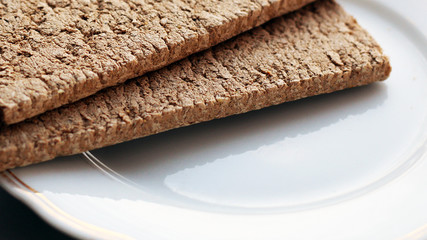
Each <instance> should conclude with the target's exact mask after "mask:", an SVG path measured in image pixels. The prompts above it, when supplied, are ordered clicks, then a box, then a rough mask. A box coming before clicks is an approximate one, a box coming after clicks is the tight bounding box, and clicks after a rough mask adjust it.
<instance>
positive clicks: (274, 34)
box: [0, 0, 391, 170]
mask: <svg viewBox="0 0 427 240" xmlns="http://www.w3.org/2000/svg"><path fill="white" fill-rule="evenodd" d="M390 70H391V68H390V65H389V60H388V58H387V57H386V56H384V55H383V53H382V50H381V49H380V47H379V45H378V44H377V43H376V42H375V41H374V39H373V38H372V37H371V36H370V35H369V34H368V33H367V32H366V31H365V30H363V29H362V28H361V27H360V26H359V25H358V24H357V22H356V20H355V19H354V18H352V17H351V16H349V15H348V14H347V13H346V12H345V11H344V10H343V9H342V8H341V7H340V6H339V5H338V4H336V3H335V2H333V1H331V0H321V1H318V2H315V3H313V4H311V5H309V6H307V7H305V8H303V9H302V10H299V11H297V12H295V13H291V14H289V15H287V16H284V17H280V18H278V19H275V20H273V21H272V22H269V23H267V24H265V25H263V26H261V27H258V28H255V29H253V30H251V31H249V32H247V33H244V34H242V35H240V36H238V37H236V38H234V39H231V40H229V41H227V42H225V43H223V44H220V45H218V46H216V47H214V48H212V49H209V50H207V51H204V52H201V53H199V54H196V55H192V56H190V57H189V58H186V59H184V60H182V61H180V62H178V63H175V64H172V65H170V66H168V67H166V68H163V69H161V70H158V71H156V72H152V73H150V74H147V75H146V76H144V77H140V78H136V79H133V80H131V81H128V82H126V83H124V84H122V85H119V86H116V87H113V88H110V89H106V90H104V91H102V92H99V93H97V94H96V95H94V96H91V97H89V98H87V99H84V100H82V101H79V102H77V103H74V104H71V105H69V106H65V107H62V108H59V109H56V110H53V111H50V112H47V113H45V114H42V115H40V116H38V117H35V118H32V119H29V120H26V121H25V122H22V123H19V124H16V125H12V126H8V127H5V128H4V129H2V130H1V131H0V170H4V169H7V168H13V167H17V166H24V165H27V164H31V163H36V162H41V161H45V160H49V159H52V158H54V157H56V156H60V155H70V154H76V153H80V152H83V151H87V150H91V149H95V148H100V147H103V146H108V145H111V144H115V143H120V142H123V141H127V140H131V139H135V138H139V137H143V136H147V135H150V134H155V133H158V132H162V131H166V130H169V129H173V128H177V127H182V126H186V125H189V124H194V123H198V122H203V121H208V120H212V119H216V118H222V117H226V116H229V115H233V114H239V113H244V112H248V111H252V110H255V109H260V108H263V107H267V106H270V105H274V104H279V103H283V102H286V101H292V100H296V99H300V98H304V97H308V96H313V95H318V94H323V93H329V92H333V91H337V90H341V89H345V88H349V87H355V86H361V85H365V84H369V83H371V82H374V81H379V80H384V79H386V78H387V77H388V75H389V73H390Z"/></svg>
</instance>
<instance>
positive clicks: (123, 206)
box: [0, 0, 427, 239]
mask: <svg viewBox="0 0 427 240" xmlns="http://www.w3.org/2000/svg"><path fill="white" fill-rule="evenodd" d="M339 2H340V3H342V5H343V6H344V8H345V9H346V10H348V11H349V12H350V13H351V14H353V15H354V16H355V17H356V18H357V19H358V21H359V23H360V24H361V25H362V26H363V27H365V28H366V29H368V31H369V32H370V33H371V34H372V35H373V36H374V37H375V39H376V40H377V41H378V42H379V43H380V45H381V46H382V47H383V49H384V51H385V53H386V54H387V55H389V56H390V59H391V63H392V67H393V71H392V74H391V77H390V78H389V79H388V80H387V81H385V82H381V83H375V84H372V85H370V86H366V87H360V88H355V89H350V90H345V91H341V92H337V93H333V94H328V95H323V96H317V97H313V98H308V99H303V100H299V101H296V102H291V103H285V104H282V105H279V106H275V107H271V108H267V109H263V110H260V111H255V112H251V113H247V114H243V115H239V116H233V117H230V118H226V119H221V120H215V121H211V122H207V123H202V124H198V125H195V126H190V127H186V128H182V129H177V130H173V131H169V132H166V133H162V134H158V135H155V136H151V137H146V138H142V139H139V140H135V141H131V142H128V143H124V144H119V145H115V146H112V147H107V148H103V149H100V150H96V151H92V152H91V153H85V154H82V155H76V156H71V157H64V158H60V159H57V160H55V161H50V162H46V163H42V164H37V165H34V166H30V167H25V168H19V169H15V170H12V171H10V172H5V173H4V174H3V175H2V177H1V178H0V182H1V184H2V186H4V187H5V188H6V189H7V190H8V191H9V192H11V193H12V194H13V195H14V196H16V197H17V198H19V199H21V200H22V201H23V202H25V203H27V204H28V205H29V206H30V207H32V209H34V211H35V212H36V213H38V214H39V215H40V216H42V217H43V218H44V219H46V220H47V221H48V222H49V223H51V224H52V225H54V226H56V227H58V228H59V229H61V230H63V231H65V232H67V233H69V234H71V235H73V236H76V237H78V238H105V239H120V238H123V239H126V238H135V239H177V238H178V239H319V238H320V239H396V238H402V237H407V238H412V237H421V238H422V237H427V230H426V229H427V204H426V203H427V40H426V39H427V37H426V36H427V28H426V26H427V17H426V15H425V13H426V12H427V1H415V0H414V1H405V2H404V3H403V1H397V0H395V1H386V0H375V1H374V0H372V1H369V0H342V1H339ZM416 229H418V230H417V232H414V233H411V232H413V231H415V230H416Z"/></svg>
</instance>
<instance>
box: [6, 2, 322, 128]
mask: <svg viewBox="0 0 427 240" xmlns="http://www.w3.org/2000/svg"><path fill="white" fill-rule="evenodd" d="M312 1H314V0H274V1H269V0H256V1H254V0H161V1H157V0H98V1H95V0H5V1H0V122H4V123H6V124H12V123H16V122H19V121H22V120H24V119H26V118H29V117H33V116H36V115H38V114H40V113H43V112H45V111H47V110H50V109H54V108H57V107H60V106H62V105H64V104H68V103H71V102H75V101H77V100H79V99H82V98H84V97H87V96H90V95H92V94H94V93H95V92H97V91H99V90H101V89H103V88H106V87H109V86H113V85H116V84H118V83H121V82H124V81H125V80H128V79H130V78H134V77H137V76H141V75H143V74H144V73H146V72H149V71H153V70H157V69H159V68H161V67H164V66H166V65H168V64H170V63H172V62H175V61H177V60H180V59H182V58H185V57H187V56H189V55H190V54H193V53H195V52H199V51H201V50H204V49H207V48H209V47H211V46H214V45H216V44H218V43H220V42H222V41H224V40H227V39H229V38H231V37H233V36H235V35H237V34H239V33H242V32H244V31H246V30H249V29H251V28H253V27H255V26H258V25H260V24H262V23H265V22H266V21H268V20H270V19H272V18H274V17H277V16H280V15H282V14H284V13H287V12H290V11H293V10H296V9H298V8H300V7H302V6H304V5H306V4H307V3H309V2H312Z"/></svg>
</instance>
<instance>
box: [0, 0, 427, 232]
mask: <svg viewBox="0 0 427 240" xmlns="http://www.w3.org/2000/svg"><path fill="white" fill-rule="evenodd" d="M338 2H355V0H338ZM356 2H359V1H356ZM360 2H368V3H370V4H379V5H382V6H385V4H384V3H385V2H388V1H385V0H375V1H369V0H362V1H360ZM409 2H411V4H413V5H414V4H417V3H416V1H413V0H411V1H408V3H409ZM388 3H391V2H388ZM385 7H386V8H387V11H392V12H393V13H395V15H398V16H400V17H401V19H403V20H404V23H403V24H404V25H405V26H410V27H411V29H410V31H412V32H415V33H416V34H417V38H418V39H415V40H414V39H410V41H411V42H413V43H414V45H415V46H416V47H417V48H418V49H419V50H420V52H421V54H422V57H423V58H424V59H425V60H426V61H427V46H425V47H424V48H420V46H419V41H420V40H421V41H422V42H424V43H425V42H427V28H426V29H423V28H421V25H422V24H421V23H416V22H413V21H411V19H409V18H407V16H406V14H402V13H401V12H399V11H397V10H396V9H394V8H391V7H389V6H385ZM413 7H414V6H413ZM422 7H423V8H426V9H427V4H424V5H422ZM423 145H424V144H423ZM426 156H427V152H424V153H423V154H421V156H420V159H419V161H425V160H427V159H426ZM419 161H417V162H419ZM0 186H1V187H3V188H4V189H5V190H6V191H7V192H8V193H9V194H11V195H12V196H13V197H15V198H16V199H18V200H20V201H21V202H23V203H25V205H27V206H28V207H29V208H30V209H31V210H32V211H33V212H35V213H36V214H37V215H38V216H40V217H41V218H42V219H43V220H44V221H45V222H47V223H48V224H49V225H51V226H53V227H55V228H56V229H58V230H60V231H62V232H64V233H65V234H67V235H69V236H72V237H77V238H79V239H88V238H89V239H99V238H102V239H133V238H132V237H130V236H128V235H125V234H122V233H118V232H115V231H111V230H107V229H105V228H101V227H97V226H95V225H92V224H89V223H87V222H84V221H82V220H79V219H77V218H75V217H72V216H71V215H69V214H67V213H66V212H64V211H62V210H61V209H60V208H59V207H57V206H56V205H55V204H54V203H52V202H51V201H50V200H48V198H47V197H45V196H44V195H43V194H42V193H40V192H38V191H37V190H35V189H33V188H32V187H31V186H30V185H28V184H27V183H25V182H24V181H23V180H22V179H20V178H19V177H18V176H16V175H15V174H14V173H13V171H12V170H6V171H4V172H0ZM424 238H427V224H425V225H423V226H421V227H419V228H417V229H414V230H413V231H411V232H409V233H407V234H406V235H404V236H403V237H402V238H400V239H402V240H403V239H405V240H406V239H407V240H409V239H424Z"/></svg>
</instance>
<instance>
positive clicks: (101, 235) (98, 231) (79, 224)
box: [1, 170, 133, 240]
mask: <svg viewBox="0 0 427 240" xmlns="http://www.w3.org/2000/svg"><path fill="white" fill-rule="evenodd" d="M1 175H2V176H3V177H4V178H6V180H8V181H9V182H10V183H12V184H14V185H15V186H16V187H18V188H19V189H21V190H23V191H24V192H23V194H27V195H28V196H29V197H32V198H33V199H35V200H36V202H37V203H38V204H37V205H38V207H41V208H42V209H43V210H45V211H46V212H47V213H48V215H50V216H52V217H53V218H56V219H62V221H63V222H64V223H66V224H68V225H69V226H70V225H71V226H74V227H73V228H74V229H79V230H80V231H82V232H85V233H86V234H89V235H92V236H94V235H97V237H96V238H97V239H126V240H127V239H133V238H131V237H129V236H127V235H124V234H121V233H117V232H114V231H111V230H107V229H104V228H100V227H97V226H94V225H92V224H89V223H86V222H84V221H81V220H79V219H77V218H75V217H73V216H71V215H69V214H68V213H66V212H64V211H63V210H61V209H60V208H59V207H57V206H56V205H55V204H54V203H52V202H51V201H50V200H49V199H48V198H47V197H46V196H44V195H43V194H42V193H40V192H39V191H37V190H35V189H34V188H32V187H30V186H29V185H28V184H26V183H25V182H24V181H23V180H21V179H20V178H19V177H18V176H16V175H15V174H14V173H13V172H12V171H11V170H6V171H5V172H1ZM36 212H39V213H41V211H36ZM40 215H41V216H43V214H40ZM45 220H46V218H45Z"/></svg>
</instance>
